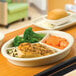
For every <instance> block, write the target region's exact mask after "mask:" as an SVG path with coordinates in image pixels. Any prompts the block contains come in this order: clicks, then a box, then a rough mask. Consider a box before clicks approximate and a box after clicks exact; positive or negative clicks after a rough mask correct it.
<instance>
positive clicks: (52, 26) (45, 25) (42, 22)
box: [36, 20, 55, 28]
mask: <svg viewBox="0 0 76 76" xmlns="http://www.w3.org/2000/svg"><path fill="white" fill-rule="evenodd" d="M36 25H38V26H40V27H42V26H43V27H46V28H54V27H55V25H54V24H52V23H51V22H48V21H45V20H42V21H40V22H36Z"/></svg>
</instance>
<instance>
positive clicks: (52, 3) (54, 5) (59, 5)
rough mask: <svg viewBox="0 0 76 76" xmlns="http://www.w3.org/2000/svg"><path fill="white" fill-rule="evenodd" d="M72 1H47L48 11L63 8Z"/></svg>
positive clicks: (72, 0) (72, 1)
mask: <svg viewBox="0 0 76 76" xmlns="http://www.w3.org/2000/svg"><path fill="white" fill-rule="evenodd" d="M73 3H74V0H48V11H50V10H52V9H56V8H61V9H64V8H65V4H73Z"/></svg>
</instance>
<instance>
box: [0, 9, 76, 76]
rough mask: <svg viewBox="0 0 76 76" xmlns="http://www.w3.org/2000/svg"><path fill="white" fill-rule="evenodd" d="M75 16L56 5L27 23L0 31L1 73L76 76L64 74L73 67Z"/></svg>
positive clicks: (5, 75) (75, 59)
mask: <svg viewBox="0 0 76 76" xmlns="http://www.w3.org/2000/svg"><path fill="white" fill-rule="evenodd" d="M55 12H56V13H55ZM62 12H63V14H62ZM51 14H52V16H51ZM68 14H70V15H69V16H68ZM54 15H55V16H54ZM58 15H61V16H62V17H61V16H58ZM67 16H68V17H67ZM75 16H76V15H75V13H74V14H73V13H72V12H71V13H69V12H68V13H66V12H65V11H64V10H62V9H61V10H60V9H56V10H53V11H51V12H49V13H48V15H44V16H41V17H39V18H36V19H34V20H33V21H32V24H29V26H27V27H23V28H20V29H18V30H15V31H12V32H9V33H6V34H2V33H0V51H1V52H0V71H1V73H0V76H75V74H74V73H73V74H71V75H68V74H67V73H69V72H71V71H73V70H75V69H76V20H75ZM64 17H65V18H64ZM59 18H61V19H59ZM48 19H49V20H48ZM51 19H52V20H51ZM56 19H58V20H56ZM68 20H69V21H68ZM45 25H46V26H45ZM75 73H76V70H75Z"/></svg>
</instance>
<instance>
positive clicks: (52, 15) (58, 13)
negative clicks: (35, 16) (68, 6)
mask: <svg viewBox="0 0 76 76" xmlns="http://www.w3.org/2000/svg"><path fill="white" fill-rule="evenodd" d="M66 16H68V13H67V12H66V11H65V10H63V9H54V10H52V11H50V12H48V16H47V19H49V20H58V19H61V18H64V17H66Z"/></svg>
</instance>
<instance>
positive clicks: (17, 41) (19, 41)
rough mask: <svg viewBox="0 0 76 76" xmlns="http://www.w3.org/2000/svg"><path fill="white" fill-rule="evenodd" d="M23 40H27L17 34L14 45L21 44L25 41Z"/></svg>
mask: <svg viewBox="0 0 76 76" xmlns="http://www.w3.org/2000/svg"><path fill="white" fill-rule="evenodd" d="M23 42H25V41H24V39H23V38H22V37H20V36H16V37H15V39H14V43H13V45H14V46H19V45H20V43H23Z"/></svg>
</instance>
